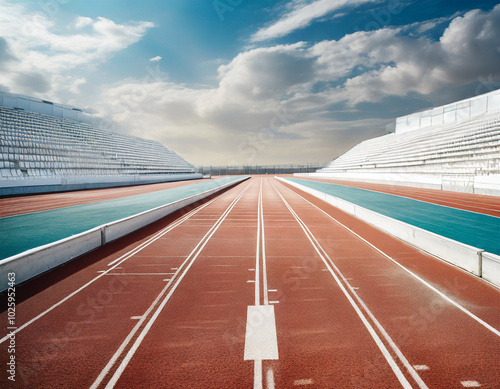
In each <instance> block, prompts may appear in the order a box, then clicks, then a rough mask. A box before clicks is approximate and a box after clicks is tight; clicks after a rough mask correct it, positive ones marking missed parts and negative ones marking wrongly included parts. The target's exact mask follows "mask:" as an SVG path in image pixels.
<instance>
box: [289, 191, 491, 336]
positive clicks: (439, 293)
mask: <svg viewBox="0 0 500 389" xmlns="http://www.w3.org/2000/svg"><path fill="white" fill-rule="evenodd" d="M280 184H281V183H280ZM281 185H282V186H283V187H285V188H286V189H288V190H289V191H290V192H292V193H294V194H295V195H296V196H298V197H300V198H301V199H303V200H304V201H306V202H308V203H309V204H311V205H312V206H313V207H315V208H317V209H318V210H320V211H321V212H323V213H324V214H325V215H326V216H328V217H329V218H330V219H332V220H333V221H334V222H336V223H337V224H339V225H340V226H342V227H343V228H345V229H346V230H347V231H349V232H351V233H352V234H354V235H355V236H357V237H358V238H359V239H361V240H362V241H363V242H365V243H366V244H368V245H369V246H371V247H372V248H373V249H375V250H376V251H378V252H379V253H380V254H382V255H383V256H384V257H386V258H387V259H389V260H390V261H391V262H393V263H394V264H396V265H397V266H399V267H400V268H401V269H403V270H404V271H406V272H407V273H408V274H410V275H411V276H412V277H414V278H415V279H417V280H418V281H420V282H421V283H422V284H424V285H425V286H427V287H428V288H429V289H431V290H432V291H433V292H435V293H437V294H438V295H439V296H441V297H442V298H443V299H445V300H446V301H448V302H449V303H450V304H452V305H454V306H455V307H456V308H458V309H460V310H461V311H462V312H463V313H465V314H466V315H468V316H469V317H471V318H472V319H474V320H475V321H477V322H478V323H479V324H481V325H482V326H484V327H485V328H487V329H488V330H490V331H491V332H493V333H494V334H495V335H497V336H500V331H499V330H497V329H496V328H494V327H493V326H491V325H489V324H488V323H486V322H485V321H484V320H482V319H481V318H479V317H478V316H476V315H474V314H473V313H472V312H470V311H469V310H467V309H466V308H464V307H462V306H461V305H460V304H458V303H457V302H455V301H454V300H452V299H451V298H450V297H448V296H446V295H445V294H444V293H443V292H441V291H439V290H438V289H436V288H435V287H434V286H432V285H431V284H429V283H428V282H427V281H425V280H424V279H423V278H421V277H420V276H418V275H417V274H415V273H413V272H412V271H411V270H409V269H407V268H406V267H404V266H403V265H401V264H400V263H399V262H398V261H396V260H395V259H394V258H392V257H391V256H390V255H388V254H386V253H385V252H383V251H382V250H380V249H379V248H378V247H376V246H375V245H374V244H372V243H370V242H368V241H367V240H366V239H365V238H363V237H362V236H360V235H359V234H357V233H356V232H354V231H353V230H351V229H350V228H349V227H347V226H346V225H344V224H342V223H341V222H339V221H338V220H337V219H335V218H334V217H333V216H331V215H329V214H328V213H326V212H325V211H323V210H322V209H321V208H319V207H318V206H317V205H315V204H313V203H311V202H310V201H309V200H307V199H305V198H304V197H302V196H301V195H299V194H298V193H296V192H294V191H293V190H291V189H290V188H288V187H287V186H285V185H283V184H281Z"/></svg>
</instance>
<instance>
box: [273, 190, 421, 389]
mask: <svg viewBox="0 0 500 389" xmlns="http://www.w3.org/2000/svg"><path fill="white" fill-rule="evenodd" d="M271 184H272V183H271ZM272 185H273V187H274V189H275V190H276V192H277V193H278V195H279V196H280V197H281V200H282V201H283V203H284V204H285V206H286V207H287V208H288V210H289V211H290V213H291V214H292V215H293V217H294V218H295V220H296V221H297V222H298V223H299V225H300V227H301V228H302V230H303V231H304V233H305V235H306V236H307V238H308V239H309V241H310V242H311V244H312V246H313V247H314V249H315V250H316V252H317V253H318V254H319V256H320V258H321V260H322V261H323V263H324V264H325V266H326V267H327V268H328V270H329V271H330V274H331V275H332V276H333V278H334V279H335V282H336V283H337V285H338V286H339V288H340V290H341V291H342V293H344V295H345V297H346V298H347V300H348V301H349V303H350V304H351V306H352V307H353V309H354V311H355V312H356V314H357V315H358V317H359V318H360V319H361V321H362V323H363V324H364V326H365V327H366V329H367V330H368V333H369V334H370V335H371V337H372V339H373V340H374V341H375V344H376V345H377V346H378V348H379V350H380V351H381V353H382V355H383V356H384V358H385V359H386V361H387V363H388V364H389V366H390V367H391V369H392V371H393V372H394V374H395V375H396V377H397V379H398V380H399V382H400V383H401V385H402V386H403V387H404V388H405V389H412V386H411V385H410V383H409V382H408V380H407V379H406V377H405V376H404V374H403V372H402V371H401V369H400V368H399V366H398V365H397V363H396V361H395V360H394V358H393V357H392V355H391V354H390V353H389V350H387V348H386V347H385V345H384V343H383V342H382V339H380V337H379V336H378V335H377V333H376V331H375V329H374V328H373V327H372V325H371V324H370V323H369V321H368V319H367V318H366V317H365V315H364V314H363V312H362V311H361V309H360V308H359V307H358V305H357V304H356V303H355V301H354V299H353V298H352V297H351V295H350V294H349V293H348V292H347V290H346V288H345V287H344V285H343V284H342V282H341V281H340V279H339V277H338V276H337V274H336V273H335V272H334V271H333V268H332V267H331V266H330V264H329V263H328V261H327V259H326V257H325V256H324V255H323V254H322V252H321V251H323V252H324V250H323V248H322V247H321V245H320V244H319V243H318V241H317V240H316V238H315V237H314V235H313V234H312V233H311V231H309V229H308V228H307V226H306V225H305V223H304V222H303V221H302V219H300V217H299V216H298V215H297V214H296V213H295V211H294V210H293V209H292V208H291V206H290V205H289V204H288V202H287V201H286V200H285V198H284V197H283V196H282V195H281V193H280V192H279V191H278V189H276V187H275V186H274V184H272ZM318 247H321V250H320V249H319V248H318ZM330 261H331V260H330ZM337 271H338V269H337ZM339 274H341V275H342V273H340V272H339ZM351 292H352V293H353V294H354V295H356V292H354V291H353V290H352V289H351ZM356 296H357V295H356ZM364 308H365V310H368V307H366V305H364ZM394 346H395V344H394ZM400 354H401V355H402V353H400ZM398 356H399V355H398ZM405 359H406V358H405ZM402 362H403V361H402ZM405 367H407V369H409V372H410V374H412V373H411V372H412V371H413V374H412V377H413V378H414V379H415V376H416V377H417V378H418V379H416V381H417V383H418V385H419V387H420V388H422V389H424V388H425V389H427V385H425V383H424V382H423V381H422V380H421V379H420V377H419V376H418V374H417V373H416V372H415V370H414V369H413V368H412V367H411V365H409V364H408V366H406V365H405Z"/></svg>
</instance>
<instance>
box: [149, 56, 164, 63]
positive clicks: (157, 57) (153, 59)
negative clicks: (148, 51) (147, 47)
mask: <svg viewBox="0 0 500 389" xmlns="http://www.w3.org/2000/svg"><path fill="white" fill-rule="evenodd" d="M161 59H162V57H160V56H159V55H157V56H156V57H153V58H150V59H149V60H150V61H151V62H159V61H161Z"/></svg>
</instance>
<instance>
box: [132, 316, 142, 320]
mask: <svg viewBox="0 0 500 389" xmlns="http://www.w3.org/2000/svg"><path fill="white" fill-rule="evenodd" d="M130 319H131V320H141V319H142V316H132V317H131V318H130Z"/></svg>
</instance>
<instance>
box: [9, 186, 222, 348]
mask: <svg viewBox="0 0 500 389" xmlns="http://www.w3.org/2000/svg"><path fill="white" fill-rule="evenodd" d="M223 195H224V193H222V194H220V195H219V196H217V197H215V198H213V199H212V200H210V201H209V202H208V203H205V204H203V205H202V206H200V207H198V208H196V209H193V210H192V211H190V212H188V213H187V214H186V215H185V216H183V217H182V218H181V219H179V220H178V221H177V222H175V223H174V224H172V225H170V226H168V227H165V228H164V229H163V230H161V231H159V232H158V233H157V234H156V235H153V237H151V238H149V239H148V240H147V241H146V242H143V243H141V244H140V245H139V246H138V247H135V248H134V249H132V250H130V251H129V252H128V253H126V254H124V255H122V256H121V257H120V258H118V259H117V260H115V261H113V263H115V262H117V261H118V260H119V262H118V263H117V264H116V265H114V266H113V267H111V268H109V269H108V270H107V271H106V272H110V271H111V270H114V269H116V268H117V267H118V265H120V264H122V263H123V262H125V261H126V260H127V259H129V258H130V257H132V256H133V255H134V254H136V253H138V252H139V251H141V250H142V249H143V248H145V247H146V246H149V245H150V244H151V243H153V242H154V241H156V240H158V239H159V238H160V237H161V236H163V235H165V234H167V233H168V232H170V231H171V230H173V229H174V228H176V227H177V226H179V225H180V224H182V223H183V222H184V221H186V220H187V219H189V218H190V217H191V216H193V215H195V214H196V213H198V212H199V211H201V210H202V209H203V208H205V207H207V206H208V205H210V204H212V203H213V202H214V201H215V200H217V199H219V198H220V197H221V196H223ZM110 265H111V263H110V264H108V266H110ZM106 272H104V273H101V274H99V275H98V276H97V277H95V278H93V279H92V280H90V281H89V282H87V283H86V284H84V285H83V286H81V287H80V288H78V289H77V290H75V291H74V292H72V293H70V294H68V295H67V296H66V297H64V298H63V299H62V300H60V301H59V302H57V303H55V304H54V305H52V306H51V307H49V308H47V309H46V310H45V311H43V312H42V313H40V314H39V315H37V316H35V317H34V318H33V319H31V320H29V321H27V322H26V323H24V324H23V325H22V326H21V327H19V328H18V329H17V330H15V331H14V332H11V333H10V334H9V335H6V336H4V337H3V338H2V339H0V344H1V343H3V342H5V341H6V340H7V339H10V336H12V334H17V333H18V332H19V331H21V330H23V329H24V328H26V327H28V326H29V325H31V324H33V323H34V322H35V321H37V320H39V319H41V318H42V317H44V316H45V315H46V314H47V313H49V312H50V311H52V310H53V309H55V308H57V307H58V306H59V305H61V304H63V303H64V302H66V301H67V300H69V299H70V298H71V297H73V296H75V295H76V294H78V293H80V292H81V291H82V290H84V289H86V288H87V287H88V286H90V285H92V284H93V283H94V282H95V281H97V280H98V279H99V278H101V277H103V276H104V275H106Z"/></svg>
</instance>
